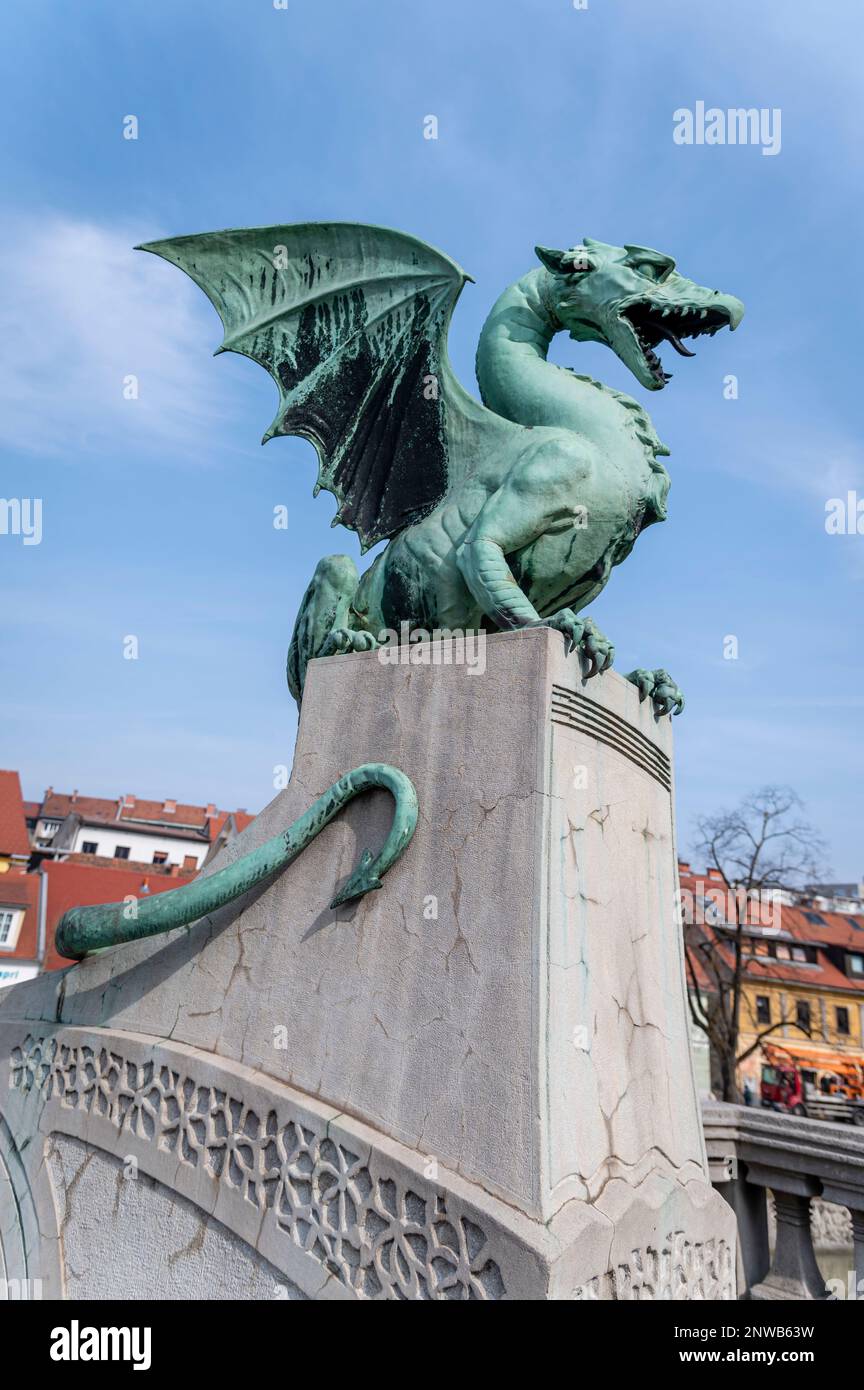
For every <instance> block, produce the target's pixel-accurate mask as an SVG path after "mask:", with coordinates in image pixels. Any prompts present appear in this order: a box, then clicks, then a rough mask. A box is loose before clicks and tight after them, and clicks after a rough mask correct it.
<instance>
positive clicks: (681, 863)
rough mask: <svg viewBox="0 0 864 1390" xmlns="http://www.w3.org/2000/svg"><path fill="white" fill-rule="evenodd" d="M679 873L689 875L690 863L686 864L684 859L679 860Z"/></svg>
mask: <svg viewBox="0 0 864 1390" xmlns="http://www.w3.org/2000/svg"><path fill="white" fill-rule="evenodd" d="M678 872H679V874H689V873H690V865H689V864H688V863H686V862H685V860H683V859H679V860H678Z"/></svg>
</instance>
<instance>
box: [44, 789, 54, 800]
mask: <svg viewBox="0 0 864 1390" xmlns="http://www.w3.org/2000/svg"><path fill="white" fill-rule="evenodd" d="M53 795H54V788H53V787H46V788H45V795H44V797H43V798H42V800H43V801H47V800H48V798H49V796H53Z"/></svg>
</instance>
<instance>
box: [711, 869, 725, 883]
mask: <svg viewBox="0 0 864 1390" xmlns="http://www.w3.org/2000/svg"><path fill="white" fill-rule="evenodd" d="M708 877H709V878H713V880H714V882H715V883H723V882H725V880H724V878H723V875H722V874H721V872H720V870H719V869H709V870H708Z"/></svg>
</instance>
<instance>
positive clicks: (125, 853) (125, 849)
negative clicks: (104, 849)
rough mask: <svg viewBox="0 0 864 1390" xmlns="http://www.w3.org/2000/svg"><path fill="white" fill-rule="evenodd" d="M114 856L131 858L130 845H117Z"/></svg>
mask: <svg viewBox="0 0 864 1390" xmlns="http://www.w3.org/2000/svg"><path fill="white" fill-rule="evenodd" d="M114 858H115V859H128V858H129V846H128V845H117V846H116V847H115V850H114Z"/></svg>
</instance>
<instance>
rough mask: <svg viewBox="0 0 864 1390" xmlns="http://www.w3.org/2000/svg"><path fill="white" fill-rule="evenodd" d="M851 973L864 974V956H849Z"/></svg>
mask: <svg viewBox="0 0 864 1390" xmlns="http://www.w3.org/2000/svg"><path fill="white" fill-rule="evenodd" d="M849 973H850V975H864V956H850V957H849Z"/></svg>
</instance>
